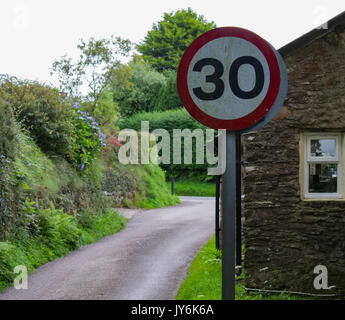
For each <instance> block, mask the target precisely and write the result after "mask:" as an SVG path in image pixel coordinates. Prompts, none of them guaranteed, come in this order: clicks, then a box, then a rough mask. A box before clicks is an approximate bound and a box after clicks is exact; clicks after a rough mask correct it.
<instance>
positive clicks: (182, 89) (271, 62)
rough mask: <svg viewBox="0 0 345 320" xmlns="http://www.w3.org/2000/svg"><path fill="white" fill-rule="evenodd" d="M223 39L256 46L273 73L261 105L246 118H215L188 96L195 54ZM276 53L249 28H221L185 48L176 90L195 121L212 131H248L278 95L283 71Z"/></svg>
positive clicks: (204, 35)
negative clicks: (190, 71) (214, 41)
mask: <svg viewBox="0 0 345 320" xmlns="http://www.w3.org/2000/svg"><path fill="white" fill-rule="evenodd" d="M222 37H236V38H241V39H244V40H247V41H249V42H250V43H252V44H253V45H255V46H256V47H257V48H258V49H259V50H260V51H261V52H262V54H263V55H264V57H265V59H266V61H267V64H268V67H269V70H270V84H269V87H268V90H267V93H266V96H265V98H264V99H263V101H262V102H261V104H260V105H259V106H258V107H257V108H256V109H255V110H254V111H252V112H251V113H249V114H247V115H245V116H244V117H241V118H238V119H232V120H223V119H218V118H214V117H212V116H210V115H208V114H206V113H205V112H203V111H202V110H201V109H199V107H198V106H197V105H196V104H195V103H194V101H193V99H192V97H191V95H190V93H189V90H188V83H187V74H188V69H189V65H190V63H191V60H192V59H193V57H194V55H195V54H196V53H197V52H198V51H199V50H200V49H201V48H202V47H203V46H204V45H205V44H206V43H208V42H210V41H212V40H214V39H218V38H222ZM273 50H274V49H273V48H272V47H271V46H270V45H269V44H268V43H267V42H266V41H265V40H264V39H262V38H261V37H259V36H258V35H257V34H255V33H254V32H251V31H249V30H246V29H242V28H237V27H222V28H216V29H213V30H210V31H208V32H205V33H204V34H202V35H201V36H199V37H198V38H196V39H195V40H194V41H193V42H192V44H191V45H190V46H189V47H188V48H187V49H186V51H185V52H184V54H183V56H182V58H181V61H180V64H179V68H178V71H177V89H178V92H179V95H180V99H181V102H182V104H183V105H184V107H185V108H186V109H187V111H188V112H189V113H190V115H191V116H192V117H193V118H194V119H195V120H197V121H199V122H200V123H202V124H203V125H205V126H207V127H210V128H213V129H226V130H231V131H235V130H241V129H245V128H248V127H250V126H252V125H254V124H255V123H256V122H258V121H259V120H260V119H261V118H263V117H264V116H265V114H266V113H267V112H268V111H269V110H270V109H271V107H272V106H273V104H274V101H275V100H276V98H277V95H278V92H279V88H280V69H279V64H278V60H277V58H276V55H275V53H274V51H273Z"/></svg>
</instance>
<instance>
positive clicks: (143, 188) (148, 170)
mask: <svg viewBox="0 0 345 320" xmlns="http://www.w3.org/2000/svg"><path fill="white" fill-rule="evenodd" d="M134 170H135V177H136V179H137V190H138V192H136V193H135V196H134V199H133V201H132V202H130V203H128V205H129V207H139V208H145V209H153V208H160V207H166V206H171V205H174V204H177V203H179V202H180V201H179V199H178V198H177V197H176V196H174V195H172V194H171V192H170V190H169V188H168V186H167V185H166V183H165V176H164V172H163V171H162V170H161V169H160V168H159V166H157V165H154V164H145V165H142V166H140V167H139V166H134Z"/></svg>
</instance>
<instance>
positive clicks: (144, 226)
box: [0, 197, 214, 300]
mask: <svg viewBox="0 0 345 320" xmlns="http://www.w3.org/2000/svg"><path fill="white" fill-rule="evenodd" d="M181 198H182V203H181V204H179V205H177V206H174V207H168V208H160V209H154V210H148V211H139V212H138V210H137V211H134V212H133V211H127V212H125V214H126V215H128V214H129V216H130V217H131V219H130V220H129V221H128V222H127V226H126V228H125V229H123V230H122V231H121V232H119V233H116V234H114V235H111V236H108V237H106V238H103V239H101V240H100V241H98V242H96V243H94V244H91V245H88V246H85V247H82V248H81V249H79V250H77V251H74V252H72V253H71V254H69V255H68V256H66V257H63V258H61V259H58V260H55V261H52V262H50V263H47V264H45V265H43V266H42V267H40V268H38V269H37V270H36V271H35V272H34V273H33V274H30V275H29V278H28V289H27V290H23V289H21V290H16V289H14V288H9V289H7V290H6V291H5V292H4V293H2V294H0V300H2V299H12V300H17V299H21V300H22V299H24V300H30V299H36V300H39V299H54V300H56V299H69V300H84V299H105V300H111V299H113V300H127V299H128V300H132V299H133V300H139V299H145V300H152V299H157V300H169V299H174V297H175V295H176V293H177V290H178V287H179V285H180V283H181V282H182V280H183V279H184V277H185V275H186V271H187V269H188V267H189V265H190V262H191V261H192V259H193V258H194V257H195V255H196V254H197V252H198V251H199V250H200V248H201V246H202V245H203V244H204V243H205V242H206V241H207V240H208V239H209V238H210V237H211V236H212V234H213V232H214V199H212V198H193V197H181Z"/></svg>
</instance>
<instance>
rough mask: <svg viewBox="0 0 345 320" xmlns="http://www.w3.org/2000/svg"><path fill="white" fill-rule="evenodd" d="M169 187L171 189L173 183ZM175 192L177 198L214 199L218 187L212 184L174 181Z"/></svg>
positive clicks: (169, 183) (169, 182)
mask: <svg viewBox="0 0 345 320" xmlns="http://www.w3.org/2000/svg"><path fill="white" fill-rule="evenodd" d="M167 185H168V187H169V188H171V181H168V182H167ZM174 192H175V194H176V195H177V196H195V197H214V196H215V195H216V186H215V183H210V182H201V181H191V180H179V181H174Z"/></svg>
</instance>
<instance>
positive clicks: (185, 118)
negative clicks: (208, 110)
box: [120, 109, 212, 180]
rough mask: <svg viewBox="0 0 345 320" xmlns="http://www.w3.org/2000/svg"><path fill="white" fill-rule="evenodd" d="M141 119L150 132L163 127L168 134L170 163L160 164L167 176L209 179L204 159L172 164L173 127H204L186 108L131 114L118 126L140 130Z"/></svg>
mask: <svg viewBox="0 0 345 320" xmlns="http://www.w3.org/2000/svg"><path fill="white" fill-rule="evenodd" d="M141 121H149V125H150V132H152V131H153V130H155V129H165V130H167V131H168V132H169V134H170V146H171V148H170V162H171V164H161V165H160V166H161V168H162V169H164V170H165V171H166V172H167V175H168V177H170V176H174V177H188V178H192V179H199V180H210V179H212V177H211V176H207V168H208V164H207V163H206V159H205V161H204V164H195V163H192V164H172V159H173V148H172V146H173V129H181V130H183V129H190V130H191V131H193V130H194V129H202V130H203V131H205V130H206V127H205V126H203V125H202V124H200V123H199V122H197V121H196V120H194V119H193V118H192V117H191V116H190V115H189V113H188V112H187V110H185V109H178V110H168V111H163V112H147V113H139V114H136V115H133V116H132V117H130V118H127V119H124V120H122V121H121V122H120V128H121V129H125V128H130V129H134V130H137V131H140V128H141ZM192 152H193V161H194V162H195V154H196V147H195V144H193V150H192ZM181 156H182V159H183V157H184V141H183V139H182V141H181Z"/></svg>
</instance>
